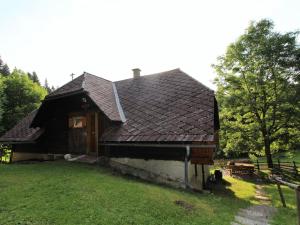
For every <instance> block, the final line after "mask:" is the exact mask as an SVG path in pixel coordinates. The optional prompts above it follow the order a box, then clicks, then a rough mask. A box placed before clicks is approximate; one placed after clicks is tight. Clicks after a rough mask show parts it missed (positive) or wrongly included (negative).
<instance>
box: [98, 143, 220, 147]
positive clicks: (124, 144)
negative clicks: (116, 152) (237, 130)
mask: <svg viewBox="0 0 300 225" xmlns="http://www.w3.org/2000/svg"><path fill="white" fill-rule="evenodd" d="M99 144H100V145H103V146H124V147H153V148H155V147H157V148H160V147H164V148H186V147H187V146H189V147H191V148H216V145H215V144H212V143H207V144H205V143H203V144H199V143H174V144H172V143H116V142H109V143H105V142H104V143H103V142H100V143H99Z"/></svg>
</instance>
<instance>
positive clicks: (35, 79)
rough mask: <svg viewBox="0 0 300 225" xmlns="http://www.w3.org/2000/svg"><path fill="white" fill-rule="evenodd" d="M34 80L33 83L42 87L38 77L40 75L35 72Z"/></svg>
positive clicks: (33, 74)
mask: <svg viewBox="0 0 300 225" xmlns="http://www.w3.org/2000/svg"><path fill="white" fill-rule="evenodd" d="M32 80H33V82H35V83H38V84H39V85H41V83H40V80H39V77H38V75H37V74H36V72H34V71H33V73H32Z"/></svg>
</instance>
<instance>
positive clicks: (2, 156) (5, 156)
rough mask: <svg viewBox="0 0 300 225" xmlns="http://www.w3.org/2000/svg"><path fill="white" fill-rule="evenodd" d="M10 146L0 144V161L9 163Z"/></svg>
mask: <svg viewBox="0 0 300 225" xmlns="http://www.w3.org/2000/svg"><path fill="white" fill-rule="evenodd" d="M11 153H12V151H11V146H9V145H5V144H0V163H1V162H2V163H3V162H4V163H10V156H11Z"/></svg>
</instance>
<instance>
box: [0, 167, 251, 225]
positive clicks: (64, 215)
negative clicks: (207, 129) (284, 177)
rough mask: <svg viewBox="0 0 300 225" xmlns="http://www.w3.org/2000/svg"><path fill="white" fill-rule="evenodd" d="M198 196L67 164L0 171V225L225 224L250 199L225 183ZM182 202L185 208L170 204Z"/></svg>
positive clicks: (244, 190) (238, 184)
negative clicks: (221, 188)
mask: <svg viewBox="0 0 300 225" xmlns="http://www.w3.org/2000/svg"><path fill="white" fill-rule="evenodd" d="M226 180H227V181H226V182H227V185H228V188H227V189H225V191H223V192H222V193H215V194H200V193H189V192H186V191H181V190H177V189H172V188H168V187H163V186H159V185H155V184H150V183H146V182H142V181H139V180H135V179H132V178H127V177H122V176H118V175H116V174H113V173H112V172H111V171H110V170H108V169H104V168H99V167H97V166H89V165H82V164H76V163H67V162H43V163H35V164H11V165H7V164H2V165H0V190H1V191H0V224H1V225H6V224H22V225H28V224H38V225H43V224H64V225H67V224H72V225H73V224H205V225H209V224H211V225H222V224H230V222H231V221H233V219H234V216H235V214H236V213H237V211H238V210H239V209H240V208H244V207H247V206H248V205H249V204H250V202H251V201H252V199H253V196H254V188H253V185H252V184H251V183H248V182H244V181H239V180H235V179H233V178H228V179H227V178H226ZM178 200H179V201H184V202H185V203H187V204H188V205H190V206H192V207H191V208H185V207H183V206H182V205H178V204H175V201H178Z"/></svg>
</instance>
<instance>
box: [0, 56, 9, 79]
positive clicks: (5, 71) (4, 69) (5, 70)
mask: <svg viewBox="0 0 300 225" xmlns="http://www.w3.org/2000/svg"><path fill="white" fill-rule="evenodd" d="M0 74H2V75H3V76H9V75H10V70H9V67H8V65H7V64H4V62H3V60H2V59H1V57H0Z"/></svg>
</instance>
